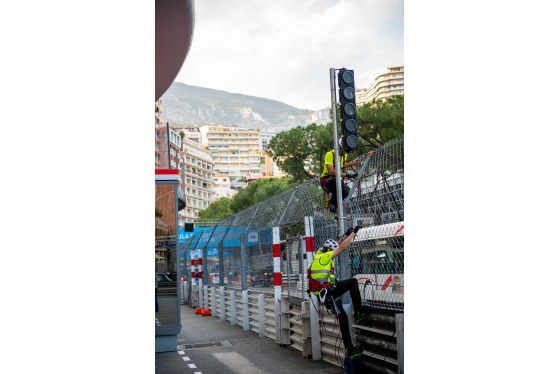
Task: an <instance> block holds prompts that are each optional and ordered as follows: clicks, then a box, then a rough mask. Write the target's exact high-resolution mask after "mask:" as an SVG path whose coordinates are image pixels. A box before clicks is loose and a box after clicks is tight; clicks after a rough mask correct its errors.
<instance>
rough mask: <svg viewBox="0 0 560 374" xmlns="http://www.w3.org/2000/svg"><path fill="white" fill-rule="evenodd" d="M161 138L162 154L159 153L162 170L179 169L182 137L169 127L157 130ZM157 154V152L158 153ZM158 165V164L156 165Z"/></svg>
mask: <svg viewBox="0 0 560 374" xmlns="http://www.w3.org/2000/svg"><path fill="white" fill-rule="evenodd" d="M157 130H158V131H159V134H160V136H161V152H160V153H159V157H160V163H159V168H161V169H179V164H180V161H179V158H180V156H179V152H181V148H182V146H181V136H179V134H178V133H177V132H176V131H174V130H173V129H170V128H169V125H165V127H160V128H158V129H157ZM156 153H157V152H156ZM156 165H157V164H156Z"/></svg>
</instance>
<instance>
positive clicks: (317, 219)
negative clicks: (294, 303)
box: [181, 138, 404, 310]
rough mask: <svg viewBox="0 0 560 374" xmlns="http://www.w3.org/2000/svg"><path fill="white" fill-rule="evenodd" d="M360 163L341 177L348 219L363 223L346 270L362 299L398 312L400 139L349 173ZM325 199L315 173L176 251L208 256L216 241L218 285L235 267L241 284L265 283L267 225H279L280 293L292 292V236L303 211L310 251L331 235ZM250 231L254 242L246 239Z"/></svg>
mask: <svg viewBox="0 0 560 374" xmlns="http://www.w3.org/2000/svg"><path fill="white" fill-rule="evenodd" d="M366 162H367V164H366ZM364 164H365V165H366V166H365V168H364V169H363V174H362V176H361V178H360V180H359V181H357V182H356V183H357V185H356V186H354V182H351V181H350V182H349V181H345V183H346V184H347V185H348V187H349V188H351V189H352V188H353V191H352V195H351V196H350V198H349V199H348V201H347V202H346V204H345V210H346V217H347V218H348V220H347V221H346V222H347V225H350V226H352V227H354V226H356V225H360V226H361V227H362V228H361V230H360V231H359V233H358V235H357V236H356V239H354V242H353V244H352V245H351V247H350V249H349V250H348V255H349V260H350V262H349V264H350V275H351V276H353V277H356V278H357V279H358V280H359V282H360V291H361V293H362V299H363V303H364V304H368V305H372V306H375V307H379V308H384V309H390V310H403V309H404V140H403V138H399V139H395V140H393V141H391V142H389V143H388V144H386V145H385V146H384V147H382V148H379V149H377V150H375V151H374V152H371V155H370V156H368V155H362V156H361V157H360V158H359V163H358V164H357V165H356V166H355V167H354V168H353V170H352V171H353V172H356V173H357V172H358V171H360V170H361V169H362V167H363V166H364ZM324 199H325V192H324V191H323V189H322V188H321V186H320V184H319V179H318V178H315V179H312V180H309V181H307V182H304V183H302V184H300V185H299V186H297V187H295V188H292V189H290V190H287V191H284V192H282V193H280V194H278V195H276V196H273V197H271V198H270V199H268V200H266V201H263V202H261V203H259V204H257V205H254V206H251V207H249V208H247V209H245V210H244V211H242V212H240V213H238V214H236V215H234V216H232V217H229V218H228V219H226V220H222V221H219V222H217V223H215V226H213V227H208V228H206V229H205V230H204V231H203V232H200V233H197V234H195V235H192V236H191V238H189V240H188V241H187V242H186V243H183V244H182V245H181V249H184V250H190V249H191V248H200V249H203V250H204V251H207V254H208V253H213V254H215V253H217V250H218V247H219V246H220V245H221V246H222V247H223V266H224V274H223V278H224V279H226V281H225V285H227V286H233V287H240V286H241V285H242V283H243V282H242V281H243V280H242V273H243V272H244V271H246V274H247V285H248V287H259V288H260V287H268V286H270V285H272V280H273V276H272V273H273V256H272V232H271V231H272V230H271V229H272V227H275V226H280V227H282V230H281V237H282V240H286V243H285V244H283V245H282V246H281V248H282V251H283V253H282V257H281V266H282V271H283V275H284V276H283V281H282V286H283V291H286V292H289V293H290V295H294V296H297V295H299V294H300V293H301V272H302V266H301V256H300V254H301V253H300V251H301V250H302V248H303V247H302V246H301V248H300V247H299V244H298V241H299V237H300V236H301V235H303V220H304V217H305V216H312V217H313V223H314V232H315V243H316V248H315V250H317V249H318V248H319V247H321V246H322V243H324V242H325V241H326V240H327V239H336V238H337V237H338V229H337V220H336V217H335V214H333V213H331V212H330V211H329V210H328V209H325V208H324ZM242 236H243V238H244V243H245V249H246V258H247V261H246V263H245V264H242V261H241V250H242V248H241V245H242V244H241V237H242ZM255 237H257V238H258V241H252V240H254V239H255ZM220 243H221V244H220ZM185 267H186V266H185ZM207 267H208V270H207V271H208V273H210V274H214V273H218V272H219V261H218V258H217V257H216V256H214V255H212V256H207ZM296 270H297V271H296ZM208 273H207V274H208ZM209 277H211V276H210V275H209ZM207 281H210V282H211V283H212V282H216V280H215V279H207V280H205V283H206V282H207ZM298 282H299V283H298ZM216 283H217V282H216ZM288 287H289V291H288ZM294 292H295V293H294Z"/></svg>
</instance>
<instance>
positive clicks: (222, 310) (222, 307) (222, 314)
mask: <svg viewBox="0 0 560 374" xmlns="http://www.w3.org/2000/svg"><path fill="white" fill-rule="evenodd" d="M220 319H221V320H222V321H225V320H226V296H225V287H224V286H220Z"/></svg>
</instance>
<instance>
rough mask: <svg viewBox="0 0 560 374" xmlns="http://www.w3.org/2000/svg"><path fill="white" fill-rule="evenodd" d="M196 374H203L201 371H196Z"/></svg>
mask: <svg viewBox="0 0 560 374" xmlns="http://www.w3.org/2000/svg"><path fill="white" fill-rule="evenodd" d="M194 374H202V372H201V371H195V372H194Z"/></svg>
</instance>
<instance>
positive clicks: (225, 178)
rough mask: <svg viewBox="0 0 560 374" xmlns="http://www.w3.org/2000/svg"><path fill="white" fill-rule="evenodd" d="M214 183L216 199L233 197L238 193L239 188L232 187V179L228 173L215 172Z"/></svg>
mask: <svg viewBox="0 0 560 374" xmlns="http://www.w3.org/2000/svg"><path fill="white" fill-rule="evenodd" d="M214 185H215V191H216V200H218V199H219V198H221V197H232V196H234V195H235V194H237V190H234V189H232V188H231V180H230V179H229V175H227V174H214Z"/></svg>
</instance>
